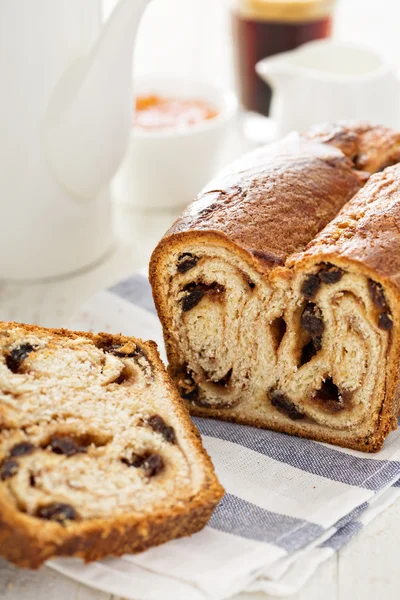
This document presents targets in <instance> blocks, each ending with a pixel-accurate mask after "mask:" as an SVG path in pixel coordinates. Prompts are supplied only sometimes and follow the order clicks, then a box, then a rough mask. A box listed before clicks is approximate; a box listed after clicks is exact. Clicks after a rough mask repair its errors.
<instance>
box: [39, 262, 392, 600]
mask: <svg viewBox="0 0 400 600" xmlns="http://www.w3.org/2000/svg"><path fill="white" fill-rule="evenodd" d="M72 325H73V327H74V328H76V329H92V330H96V331H100V330H102V331H114V332H119V331H122V332H123V333H125V334H127V335H135V336H137V337H142V338H144V339H147V338H151V339H153V340H155V341H156V342H157V343H158V345H159V348H160V350H161V354H162V356H163V358H165V355H164V352H163V341H162V333H161V327H160V324H159V322H158V319H157V316H156V313H155V308H154V305H153V300H152V297H151V291H150V286H149V283H148V281H147V278H146V276H145V274H140V273H139V274H136V275H135V276H133V277H131V278H129V279H127V280H125V281H122V282H121V283H119V284H117V285H115V286H114V287H112V288H111V289H109V290H107V291H104V292H101V293H99V294H97V295H96V296H94V297H93V298H92V299H91V300H90V301H89V302H88V304H87V305H86V306H85V307H84V308H83V309H82V310H81V312H80V314H79V315H78V316H77V318H76V319H75V320H74V322H73V324H72ZM195 422H196V425H197V426H198V428H199V430H200V432H201V434H202V437H203V442H204V445H205V447H206V449H207V451H208V452H209V454H210V455H211V457H212V460H213V462H214V465H215V468H216V471H217V474H218V476H219V478H220V481H221V483H222V485H223V486H224V487H225V489H226V495H225V497H224V499H223V500H222V502H221V504H220V505H219V507H218V508H217V510H216V512H215V513H214V516H213V517H212V520H211V522H210V524H209V526H208V527H206V528H205V529H204V530H203V531H201V532H199V533H197V534H195V535H194V536H192V537H191V538H185V539H181V540H175V541H172V542H169V543H167V544H164V545H163V546H160V547H158V548H152V549H151V550H148V551H147V552H144V553H142V554H140V555H136V556H124V557H122V558H111V559H107V560H103V561H100V562H97V563H94V564H91V565H84V564H83V563H82V562H80V561H78V560H74V559H58V560H55V561H52V562H51V563H49V564H50V566H52V567H53V568H55V569H57V570H58V571H60V572H62V573H64V574H66V575H68V576H70V577H72V578H74V579H77V580H79V581H81V582H83V583H86V584H87V585H90V586H92V587H96V588H98V589H101V590H103V591H107V592H109V593H113V594H116V595H118V596H122V597H123V598H128V599H133V600H160V599H161V598H162V600H207V599H208V600H222V599H224V598H228V597H230V596H231V595H234V594H236V593H239V592H241V591H265V592H267V593H270V594H274V595H279V596H286V595H290V594H291V593H294V592H296V591H297V590H298V589H299V588H300V587H301V586H302V585H303V584H304V583H305V581H306V580H307V579H308V578H309V577H310V575H311V574H312V573H313V572H314V571H315V569H316V568H317V566H318V565H319V564H320V563H321V562H323V561H324V560H326V559H327V558H328V557H330V556H332V554H333V553H334V552H336V551H337V550H338V549H339V548H340V547H341V546H342V545H343V544H345V543H346V542H347V541H348V540H349V539H350V538H351V537H352V536H353V535H354V534H355V533H357V532H358V531H359V530H360V529H362V527H363V526H364V525H365V524H366V523H367V522H369V521H370V520H371V519H372V518H373V517H374V516H375V515H376V514H378V513H379V512H381V511H382V510H383V509H384V508H386V507H387V506H389V505H390V504H392V503H393V502H394V501H395V500H396V498H397V497H398V496H399V495H400V429H399V430H398V431H396V432H393V433H391V434H390V436H389V438H388V439H387V441H386V443H385V446H384V448H383V450H382V451H381V452H379V453H378V454H374V455H366V454H363V453H360V452H356V451H354V450H345V449H340V448H335V447H333V446H330V445H329V444H322V443H318V442H313V441H310V440H303V439H297V438H295V437H290V436H287V435H283V434H280V433H274V432H271V431H263V430H259V429H255V428H252V427H245V426H242V425H235V424H231V423H224V422H221V421H214V420H211V419H200V418H198V419H195Z"/></svg>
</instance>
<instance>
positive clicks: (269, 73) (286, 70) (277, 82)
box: [256, 51, 292, 91]
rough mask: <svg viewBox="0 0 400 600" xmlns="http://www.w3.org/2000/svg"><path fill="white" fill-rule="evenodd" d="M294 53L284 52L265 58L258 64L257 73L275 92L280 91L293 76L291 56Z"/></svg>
mask: <svg viewBox="0 0 400 600" xmlns="http://www.w3.org/2000/svg"><path fill="white" fill-rule="evenodd" d="M291 54H292V52H290V51H289V52H282V53H281V54H275V55H273V56H268V57H267V58H263V59H262V60H260V61H259V62H258V63H257V64H256V72H257V74H258V75H259V76H260V77H261V79H263V80H264V81H265V82H266V83H268V85H270V86H271V88H272V89H273V90H274V91H280V89H281V88H282V87H283V86H284V84H285V83H286V82H287V81H288V80H289V76H290V74H291V68H290V61H289V56H290V55H291Z"/></svg>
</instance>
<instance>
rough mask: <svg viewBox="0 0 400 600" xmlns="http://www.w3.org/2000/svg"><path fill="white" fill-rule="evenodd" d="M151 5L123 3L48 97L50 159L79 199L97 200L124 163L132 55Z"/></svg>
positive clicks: (122, 0) (124, 0)
mask: <svg viewBox="0 0 400 600" xmlns="http://www.w3.org/2000/svg"><path fill="white" fill-rule="evenodd" d="M148 1H149V0H120V2H119V3H118V5H117V6H116V8H115V9H114V12H113V13H112V15H111V17H110V18H109V20H108V21H107V23H106V24H105V26H104V27H103V31H102V32H101V33H100V34H99V37H98V39H97V41H96V42H95V44H94V46H93V48H92V49H91V51H90V53H89V55H88V56H86V57H83V58H82V59H80V60H79V61H77V62H76V63H75V64H73V65H72V66H71V67H70V68H69V69H68V71H67V72H66V73H64V74H63V75H62V77H61V79H60V80H59V82H58V84H57V85H56V88H55V89H54V91H53V94H52V96H51V98H50V102H49V105H48V109H47V113H46V116H45V119H44V136H43V138H44V143H45V146H46V153H47V157H48V160H49V162H50V165H51V167H52V169H53V171H54V172H55V174H56V176H57V178H58V180H59V182H60V183H62V185H63V186H65V187H66V188H67V189H68V190H69V192H70V193H71V194H73V195H74V197H76V198H79V199H82V200H83V199H92V198H96V197H97V196H98V194H99V193H100V192H101V191H102V189H103V188H104V187H105V186H106V185H107V184H108V183H109V181H110V180H111V178H112V177H113V175H114V174H115V172H116V170H117V168H118V166H119V163H120V162H121V160H122V158H123V155H124V152H125V148H126V145H127V141H128V136H129V132H130V128H131V123H132V83H131V82H132V50H133V44H134V40H135V37H136V33H137V29H138V25H139V22H140V19H141V16H142V13H143V11H144V9H145V7H146V5H147V4H148Z"/></svg>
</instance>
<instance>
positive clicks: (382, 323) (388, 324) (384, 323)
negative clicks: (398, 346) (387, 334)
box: [378, 312, 393, 331]
mask: <svg viewBox="0 0 400 600" xmlns="http://www.w3.org/2000/svg"><path fill="white" fill-rule="evenodd" d="M378 327H379V329H383V330H384V331H389V330H390V329H392V327H393V321H392V318H391V316H390V315H389V314H388V313H385V312H383V313H381V314H380V315H379V319H378Z"/></svg>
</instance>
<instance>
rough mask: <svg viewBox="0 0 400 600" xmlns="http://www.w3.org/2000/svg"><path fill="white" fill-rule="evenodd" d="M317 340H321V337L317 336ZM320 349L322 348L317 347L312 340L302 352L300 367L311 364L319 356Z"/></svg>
mask: <svg viewBox="0 0 400 600" xmlns="http://www.w3.org/2000/svg"><path fill="white" fill-rule="evenodd" d="M315 339H316V340H320V339H321V338H320V336H317V337H316V338H315ZM319 349H320V348H317V347H316V344H315V343H314V340H310V341H309V342H308V344H306V345H305V346H304V347H303V350H302V351H301V358H300V366H301V367H302V366H303V365H305V364H307V363H308V362H310V360H311V359H312V358H313V357H314V356H315V355H316V354H317V352H318V350H319Z"/></svg>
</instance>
